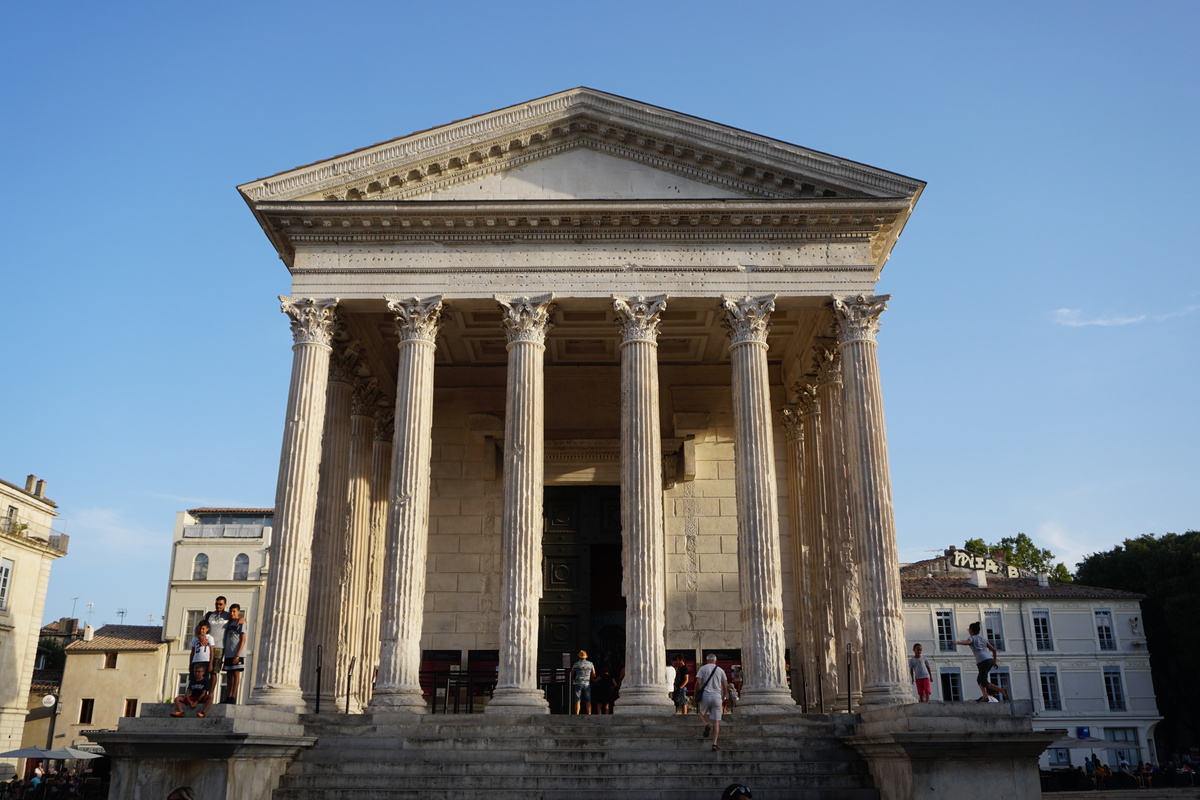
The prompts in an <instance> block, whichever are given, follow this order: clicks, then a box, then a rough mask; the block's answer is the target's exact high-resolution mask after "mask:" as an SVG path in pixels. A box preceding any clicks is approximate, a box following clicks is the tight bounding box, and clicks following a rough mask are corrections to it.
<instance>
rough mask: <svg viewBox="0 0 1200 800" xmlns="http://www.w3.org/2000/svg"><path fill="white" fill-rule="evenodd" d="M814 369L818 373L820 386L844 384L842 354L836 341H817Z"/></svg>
mask: <svg viewBox="0 0 1200 800" xmlns="http://www.w3.org/2000/svg"><path fill="white" fill-rule="evenodd" d="M813 368H814V369H815V370H816V371H817V385H818V386H824V385H826V384H828V383H841V382H842V354H841V352H840V351H839V350H838V349H837V343H836V342H835V341H834V340H830V339H818V340H817V345H816V348H815V352H814V353H813Z"/></svg>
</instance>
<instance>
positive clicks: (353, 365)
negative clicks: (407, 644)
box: [329, 340, 362, 383]
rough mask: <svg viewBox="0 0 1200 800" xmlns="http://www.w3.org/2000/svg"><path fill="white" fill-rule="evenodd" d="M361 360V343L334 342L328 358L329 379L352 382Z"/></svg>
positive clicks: (334, 381) (338, 381)
mask: <svg viewBox="0 0 1200 800" xmlns="http://www.w3.org/2000/svg"><path fill="white" fill-rule="evenodd" d="M361 361H362V345H360V344H359V343H358V342H357V341H353V340H351V341H349V342H336V343H335V344H334V346H333V357H332V358H330V359H329V380H330V381H331V382H333V383H353V382H354V376H355V375H357V374H358V365H359V362H361Z"/></svg>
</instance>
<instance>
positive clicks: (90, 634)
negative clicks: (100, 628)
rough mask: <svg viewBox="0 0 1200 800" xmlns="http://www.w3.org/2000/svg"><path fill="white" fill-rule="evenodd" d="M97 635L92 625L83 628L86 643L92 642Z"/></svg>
mask: <svg viewBox="0 0 1200 800" xmlns="http://www.w3.org/2000/svg"><path fill="white" fill-rule="evenodd" d="M95 635H96V631H95V629H93V628H92V626H91V625H84V626H83V640H84V641H85V642H90V641H91V640H92V639H93V638H94V637H95Z"/></svg>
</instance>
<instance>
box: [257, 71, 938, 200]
mask: <svg viewBox="0 0 1200 800" xmlns="http://www.w3.org/2000/svg"><path fill="white" fill-rule="evenodd" d="M580 147H586V148H591V149H595V150H598V151H601V152H604V153H606V154H609V155H613V156H616V157H620V158H625V159H629V160H632V161H635V162H639V163H643V164H646V165H648V166H651V167H654V168H656V169H660V170H663V171H665V172H669V173H672V174H676V175H679V176H681V177H685V178H687V179H689V180H694V181H699V182H702V183H708V184H711V185H713V186H715V187H719V188H721V189H724V190H728V191H732V192H736V193H738V194H741V195H744V196H746V197H750V198H762V199H792V198H802V197H816V198H821V197H876V198H880V197H908V198H910V199H915V197H916V196H917V195H918V194H919V193H920V191H921V189H922V187H923V186H924V184H923V183H922V182H920V181H916V180H913V179H911V178H906V177H904V176H902V175H898V174H896V173H891V172H887V171H885V170H880V169H877V168H875V167H870V166H867V165H865V164H859V163H857V162H853V161H848V160H845V159H840V158H837V157H834V156H830V155H828V154H825V153H820V152H818V151H814V150H809V149H807V148H803V147H799V146H797V145H792V144H788V143H785V142H780V141H778V140H775V139H770V138H768V137H764V136H758V135H756V134H752V133H748V132H746V131H742V130H738V129H735V128H729V127H727V126H724V125H719V124H717V123H713V122H709V121H707V120H702V119H699V118H696V117H691V116H688V115H686V114H679V113H677V112H673V111H669V110H666V109H662V108H658V107H655V106H650V105H646V104H642V103H636V102H634V101H631V100H627V99H625V98H621V97H617V96H615V95H609V94H605V93H603V92H597V91H595V90H592V89H572V90H570V91H567V92H561V93H559V94H555V95H551V96H549V97H545V98H541V99H539V100H534V101H531V102H529V103H524V104H521V105H517V106H512V107H510V108H506V109H501V110H499V111H494V112H491V113H489V114H484V115H481V116H479V117H473V118H470V119H467V120H463V121H460V122H455V123H451V124H449V125H443V126H441V127H438V128H434V129H431V130H429V131H423V132H420V133H414V134H411V135H409V136H405V137H401V138H399V139H394V140H391V141H389V142H384V143H381V144H378V145H374V146H371V147H367V148H364V149H362V150H357V151H355V152H352V153H348V154H345V155H342V156H337V157H335V158H332V159H328V160H326V161H321V162H318V163H316V164H312V165H309V166H306V167H300V168H297V169H294V170H290V171H288V172H284V173H280V174H278V175H275V176H272V177H270V178H266V179H263V180H260V181H254V182H252V183H248V184H245V185H243V186H241V187H239V189H240V190H241V192H242V193H243V194H244V195H245V196H246V198H247V200H248V201H250V202H251V204H252V205H254V204H256V203H260V202H266V201H286V200H301V199H303V200H330V201H333V200H339V201H346V200H351V201H356V200H384V201H400V200H411V199H414V198H417V197H420V196H422V195H428V194H430V193H431V192H434V191H437V190H439V189H442V188H445V187H448V186H451V185H453V184H456V183H460V182H463V181H469V180H474V179H477V178H479V177H481V176H483V175H487V174H491V173H495V172H499V171H503V170H508V169H513V168H515V167H517V166H521V165H523V164H527V163H529V162H531V161H534V160H537V159H540V158H547V157H552V156H554V155H557V154H560V153H564V152H567V151H569V150H572V149H575V148H580Z"/></svg>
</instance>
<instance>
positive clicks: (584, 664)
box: [571, 650, 738, 750]
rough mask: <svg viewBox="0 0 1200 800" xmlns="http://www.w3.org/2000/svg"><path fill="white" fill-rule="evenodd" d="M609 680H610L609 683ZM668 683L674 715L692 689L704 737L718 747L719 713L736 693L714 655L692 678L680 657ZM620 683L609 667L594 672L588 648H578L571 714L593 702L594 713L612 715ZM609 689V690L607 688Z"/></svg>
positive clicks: (683, 707) (681, 709)
mask: <svg viewBox="0 0 1200 800" xmlns="http://www.w3.org/2000/svg"><path fill="white" fill-rule="evenodd" d="M610 682H611V683H610ZM667 684H668V685H669V686H670V687H671V690H670V697H671V699H672V700H673V701H674V703H675V713H676V714H683V715H686V714H687V709H688V690H689V688H691V689H692V694H693V695H694V698H695V702H696V710H697V713H699V715H700V720H701V722H703V723H704V738H705V739H707V738H708V737H709V736H710V735H711V736H712V749H713V750H720V749H721V748H720V747H719V746H718V745H717V740H718V739H719V738H720V737H721V715H722V713H723V712H725V711H732V710H733V706H734V705H735V704H736V703H737V699H738V693H737V688H736V687H735V686H734V683H733V681H731V680H730V679H729V676H727V675H726V674H725V670H723V669H722V668H721V667H718V666H717V657H716V655H714V654H712V653H709V654H708V656H707V657H706V658H705V663H704V665H703V666H701V667H700V668H699V669H698V670H696V676H695V678H694V679H692V678H691V676H690V675H689V672H688V667H687V665H686V664H685V663H684V662H683V659H682V658H680V657H679V656H675V658H673V659H672V661H671V665H670V666H669V667H667ZM599 687H604V688H603V689H602V690H601V691H603V692H604V693H603V695H601V698H602V699H597V700H596V702H595V703H593V696H594V695H597V688H599ZM619 688H620V687H619V684H618V683H617V682H616V680H615V679H613V676H612V674H611V673H610V672H609V670H608V669H605V670H604V671H603V673H597V672H596V665H595V664H593V663H592V662H591V661H589V660H588V656H587V651H586V650H580V651H579V660H578V661H576V662H575V663H574V664H572V665H571V713H572V714H580V713H583V714H591V713H592V709H593V706H594V705H595V706H596V708H597V710H596V712H595V713H597V714H611V713H612V703H613V701H615V700H616V696H617V694H619ZM610 689H611V690H610Z"/></svg>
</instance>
